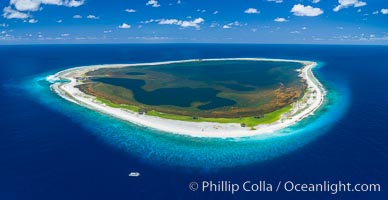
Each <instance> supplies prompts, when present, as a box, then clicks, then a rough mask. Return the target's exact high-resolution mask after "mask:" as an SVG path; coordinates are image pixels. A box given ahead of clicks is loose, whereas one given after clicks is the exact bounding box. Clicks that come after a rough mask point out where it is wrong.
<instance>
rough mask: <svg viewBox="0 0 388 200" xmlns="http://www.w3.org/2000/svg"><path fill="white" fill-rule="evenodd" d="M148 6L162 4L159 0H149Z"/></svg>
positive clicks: (155, 6)
mask: <svg viewBox="0 0 388 200" xmlns="http://www.w3.org/2000/svg"><path fill="white" fill-rule="evenodd" d="M146 5H147V6H152V7H154V8H157V7H160V4H159V3H158V1H156V0H149V1H148V2H147V3H146Z"/></svg>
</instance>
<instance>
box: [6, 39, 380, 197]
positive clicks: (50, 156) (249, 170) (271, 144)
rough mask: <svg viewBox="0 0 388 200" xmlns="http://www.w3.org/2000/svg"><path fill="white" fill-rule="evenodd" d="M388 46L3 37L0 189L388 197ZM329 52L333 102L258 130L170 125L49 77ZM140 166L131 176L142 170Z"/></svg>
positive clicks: (323, 57)
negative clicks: (69, 90) (232, 135)
mask: <svg viewBox="0 0 388 200" xmlns="http://www.w3.org/2000/svg"><path fill="white" fill-rule="evenodd" d="M387 56H388V46H335V45H237V44H233V45H232V44H138V45H135V44H133V45H26V46H23V45H20V46H0V113H1V115H0V127H1V129H0V130H1V131H0V200H29V199H33V200H45V199H47V200H53V199H55V200H62V199H63V200H65V199H66V200H68V199H73V200H78V199H83V200H84V199H93V200H99V199H120V200H121V199H229V198H230V199H243V198H248V199H308V200H312V199H314V200H315V199H351V200H355V199H369V200H372V199H382V200H384V199H388V192H387V190H388V128H387V127H388V125H387V124H386V123H387V122H388V101H387V100H388V57H387ZM236 57H258V58H281V59H298V60H313V61H317V62H319V66H318V67H317V68H315V69H314V73H315V74H316V76H317V77H318V79H319V80H320V81H321V82H322V83H323V84H324V86H325V88H326V89H327V91H328V95H327V98H326V101H325V104H324V105H323V107H322V108H321V109H320V110H318V111H317V112H316V113H315V115H314V116H311V117H309V118H307V119H305V120H303V121H301V122H300V123H298V124H297V125H294V126H292V127H290V128H288V129H286V130H284V131H282V132H279V133H274V134H272V135H265V136H262V137H256V138H242V139H235V140H232V139H228V140H222V139H201V138H189V137H183V136H176V135H166V134H165V133H160V132H158V131H155V130H150V129H147V128H144V127H138V126H135V125H131V124H128V123H126V122H122V121H120V120H117V119H113V118H111V117H109V116H105V115H102V114H100V113H96V112H94V111H91V110H88V109H87V108H82V107H80V106H77V105H75V104H72V103H70V102H67V101H65V100H63V99H61V98H60V97H58V96H57V95H56V94H54V93H52V92H51V91H50V89H49V84H48V82H47V81H45V77H46V76H48V75H50V74H53V73H56V72H58V71H60V70H63V69H66V68H70V67H76V66H84V65H94V64H116V63H117V64H122V63H144V62H154V61H170V60H182V59H201V58H202V59H203V58H236ZM134 171H136V172H139V173H140V174H141V175H140V176H139V177H129V176H128V174H129V173H130V172H134ZM247 180H250V181H252V182H258V181H260V180H262V181H263V180H264V181H266V182H267V183H272V184H274V185H275V187H276V184H277V183H278V182H279V181H283V182H284V181H288V180H290V181H293V182H295V183H321V182H323V181H330V182H338V181H342V182H350V183H352V184H358V183H362V184H369V183H377V184H380V186H381V191H380V192H339V193H337V194H330V193H329V192H295V191H294V192H286V191H284V190H281V191H278V192H246V191H239V192H236V193H234V194H231V193H230V192H214V191H213V192H210V191H205V192H202V191H191V190H190V189H189V187H188V186H189V183H191V182H192V181H196V182H198V183H202V181H213V182H217V181H230V182H231V183H239V184H240V183H243V182H245V181H247Z"/></svg>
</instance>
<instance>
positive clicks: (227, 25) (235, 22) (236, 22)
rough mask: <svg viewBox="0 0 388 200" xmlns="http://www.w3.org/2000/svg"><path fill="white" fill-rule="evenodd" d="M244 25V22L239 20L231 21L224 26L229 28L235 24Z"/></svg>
mask: <svg viewBox="0 0 388 200" xmlns="http://www.w3.org/2000/svg"><path fill="white" fill-rule="evenodd" d="M243 25H244V24H241V23H240V22H239V21H234V22H230V23H228V24H225V25H224V26H223V27H222V28H224V29H229V28H232V27H233V26H243ZM245 25H246V24H245Z"/></svg>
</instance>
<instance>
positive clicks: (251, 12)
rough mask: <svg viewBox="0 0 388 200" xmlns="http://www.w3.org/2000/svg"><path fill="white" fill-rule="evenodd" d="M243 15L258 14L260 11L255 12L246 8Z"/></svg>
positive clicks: (255, 10) (254, 9) (253, 9)
mask: <svg viewBox="0 0 388 200" xmlns="http://www.w3.org/2000/svg"><path fill="white" fill-rule="evenodd" d="M244 13H247V14H259V13H260V11H259V10H257V9H256V8H248V9H246V10H245V11H244Z"/></svg>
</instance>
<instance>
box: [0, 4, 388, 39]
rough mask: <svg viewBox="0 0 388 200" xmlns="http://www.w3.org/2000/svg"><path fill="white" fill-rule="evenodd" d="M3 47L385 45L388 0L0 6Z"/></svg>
mask: <svg viewBox="0 0 388 200" xmlns="http://www.w3.org/2000/svg"><path fill="white" fill-rule="evenodd" d="M0 11H1V12H2V13H1V17H0V44H37V43H40V44H56V43H58V44H64V43H69V44H70V43H273V44H279V43H282V44H290V43H291V44H294V43H296V44H379V45H388V0H112V1H107V0H1V1H0Z"/></svg>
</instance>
